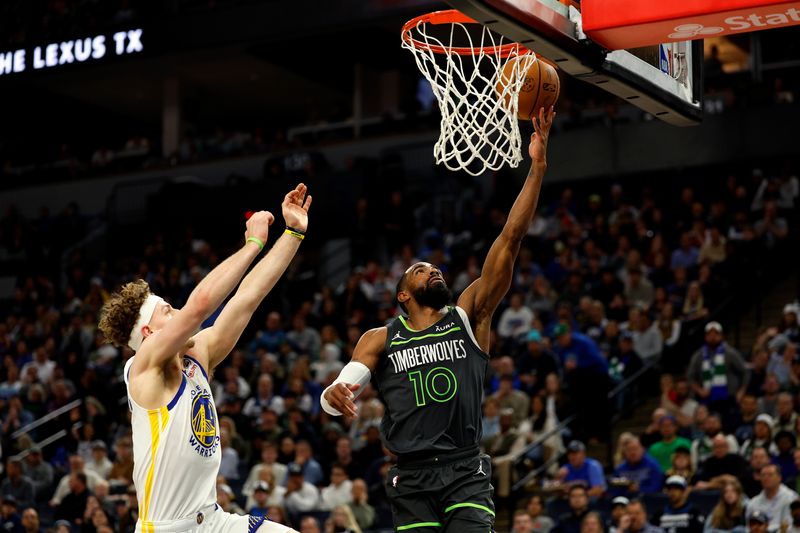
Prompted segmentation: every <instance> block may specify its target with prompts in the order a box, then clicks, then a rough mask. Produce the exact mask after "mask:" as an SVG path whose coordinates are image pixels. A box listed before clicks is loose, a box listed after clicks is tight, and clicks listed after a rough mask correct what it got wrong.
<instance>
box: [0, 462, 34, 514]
mask: <svg viewBox="0 0 800 533" xmlns="http://www.w3.org/2000/svg"><path fill="white" fill-rule="evenodd" d="M0 494H2V496H3V498H6V497H9V496H10V497H12V498H13V499H14V501H15V502H17V505H18V506H19V507H21V508H23V509H25V508H28V507H32V506H33V505H34V503H35V494H36V489H35V487H34V485H33V482H32V481H31V480H30V479H29V478H28V476H26V475H24V474H23V473H22V461H21V460H20V459H18V458H16V457H11V458H9V459H8V461H6V478H5V479H4V480H3V483H2V484H0Z"/></svg>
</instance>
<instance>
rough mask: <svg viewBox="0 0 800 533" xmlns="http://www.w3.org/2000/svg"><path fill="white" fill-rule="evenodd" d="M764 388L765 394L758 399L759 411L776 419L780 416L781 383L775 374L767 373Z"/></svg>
mask: <svg viewBox="0 0 800 533" xmlns="http://www.w3.org/2000/svg"><path fill="white" fill-rule="evenodd" d="M763 390H764V393H763V395H762V396H761V397H760V398H759V399H758V412H759V413H765V414H768V415H769V416H771V417H772V418H773V419H775V417H777V416H778V395H779V394H780V391H781V384H780V382H778V378H777V377H775V374H767V377H766V378H764V386H763Z"/></svg>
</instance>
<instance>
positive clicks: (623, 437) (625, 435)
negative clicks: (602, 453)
mask: <svg viewBox="0 0 800 533" xmlns="http://www.w3.org/2000/svg"><path fill="white" fill-rule="evenodd" d="M635 438H636V435H634V434H633V433H631V432H630V431H624V432H622V433H620V435H619V438H617V448H616V450H615V451H614V464H615V465H618V464H620V463H621V462H622V460H623V457H622V449H623V448H625V445H626V444H627V443H628V442H629V441H631V440H633V439H635Z"/></svg>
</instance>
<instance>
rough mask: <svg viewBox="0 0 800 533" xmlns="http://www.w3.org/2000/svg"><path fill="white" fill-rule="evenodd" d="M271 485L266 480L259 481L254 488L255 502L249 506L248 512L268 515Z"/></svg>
mask: <svg viewBox="0 0 800 533" xmlns="http://www.w3.org/2000/svg"><path fill="white" fill-rule="evenodd" d="M269 490H270V485H269V483H267V482H266V481H259V482H258V483H257V484H256V486H255V488H254V489H253V504H252V505H249V506H248V511H247V514H251V515H255V516H267V513H268V512H269V503H268V500H269Z"/></svg>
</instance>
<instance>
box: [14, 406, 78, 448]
mask: <svg viewBox="0 0 800 533" xmlns="http://www.w3.org/2000/svg"><path fill="white" fill-rule="evenodd" d="M81 405H83V400H82V399H80V398H79V399H77V400H73V401H71V402H69V403H68V404H66V405H63V406H61V407H59V408H58V409H56V410H55V411H52V412H50V413H47V414H46V415H44V416H42V417H40V418H38V419H36V420H34V421H33V422H31V423H30V424H28V425H27V426H23V427H21V428H19V429H18V430H16V431H15V432H14V433H12V434H11V438H12V439H16V438H18V437H20V436H21V435H26V434H28V433H30V432H31V431H32V430H34V429H36V428H38V427H39V426H41V425H43V424H46V423H48V422H50V421H51V420H53V419H54V418H58V417H59V416H61V415H63V414H64V413H68V412H69V411H71V410H72V409H75V408H76V407H80V406H81Z"/></svg>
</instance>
